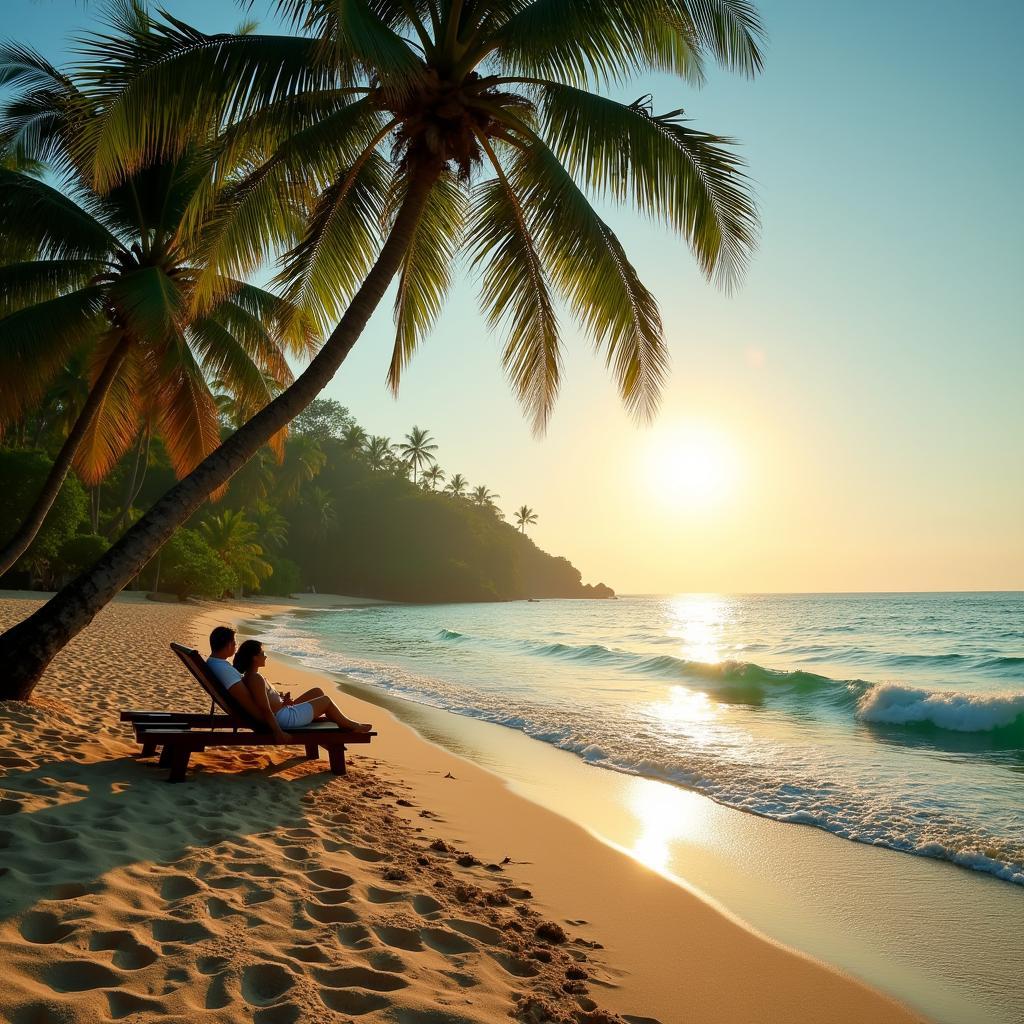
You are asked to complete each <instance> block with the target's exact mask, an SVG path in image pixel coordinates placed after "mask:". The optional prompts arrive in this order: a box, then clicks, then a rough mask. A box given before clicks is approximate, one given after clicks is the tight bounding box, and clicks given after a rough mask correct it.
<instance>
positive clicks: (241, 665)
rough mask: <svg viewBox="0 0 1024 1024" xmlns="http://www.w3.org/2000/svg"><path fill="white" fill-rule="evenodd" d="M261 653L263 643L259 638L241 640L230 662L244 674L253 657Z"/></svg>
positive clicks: (249, 666)
mask: <svg viewBox="0 0 1024 1024" xmlns="http://www.w3.org/2000/svg"><path fill="white" fill-rule="evenodd" d="M262 653H263V644H261V643H260V642H259V640H243V641H242V643H241V645H240V646H239V648H238V650H237V651H235V656H234V657H233V658H232V659H231V664H232V665H234V666H235V668H237V669H238V671H239V672H241V673H242V675H245V673H246V672H248V671H249V669H251V668H252V663H253V659H254V658H257V657H259V655H261V654H262Z"/></svg>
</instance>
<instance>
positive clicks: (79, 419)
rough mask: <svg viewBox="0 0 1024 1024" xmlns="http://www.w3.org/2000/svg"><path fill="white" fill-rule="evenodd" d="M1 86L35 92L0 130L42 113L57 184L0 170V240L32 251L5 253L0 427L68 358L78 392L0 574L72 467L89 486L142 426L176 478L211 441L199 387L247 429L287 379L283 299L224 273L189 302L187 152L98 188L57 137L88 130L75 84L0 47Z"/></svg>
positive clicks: (2, 555)
mask: <svg viewBox="0 0 1024 1024" xmlns="http://www.w3.org/2000/svg"><path fill="white" fill-rule="evenodd" d="M15 72H17V74H15ZM4 77H6V78H7V79H8V80H11V79H12V78H13V79H14V80H15V81H17V82H19V83H21V84H23V85H24V86H25V88H26V89H27V90H29V89H30V90H34V91H33V92H32V93H31V94H28V93H26V95H23V96H20V97H16V98H15V99H14V100H12V101H10V102H9V103H8V104H7V105H6V107H5V108H4V109H3V111H2V115H0V136H6V137H8V138H9V137H10V136H11V134H12V132H14V131H15V129H16V128H17V127H18V126H19V124H20V123H21V121H22V120H23V108H24V107H25V105H26V104H30V108H31V109H32V111H33V112H34V113H35V114H36V115H37V119H38V117H40V116H42V114H49V116H50V120H51V121H52V124H50V126H49V131H50V132H51V133H53V136H54V137H53V138H52V139H50V141H49V142H48V144H47V147H46V148H44V152H45V153H46V154H47V155H48V156H50V157H51V158H53V159H54V160H55V162H56V164H57V166H58V167H59V168H61V169H62V170H63V172H64V178H65V182H64V185H63V186H62V187H61V188H56V187H53V186H51V185H48V184H46V183H45V182H43V181H40V180H39V179H37V178H35V177H33V176H31V175H28V174H24V173H20V172H18V171H12V170H7V169H3V168H0V234H2V235H3V236H4V237H5V238H6V239H8V240H9V241H10V242H12V243H14V246H15V250H18V249H21V250H22V252H24V250H25V249H27V248H29V247H31V249H32V251H33V254H34V255H33V256H32V257H31V258H17V259H14V260H9V261H8V260H4V259H3V258H2V254H0V296H2V298H0V377H3V378H5V379H7V380H15V379H17V380H18V381H19V386H18V387H17V388H4V389H3V390H2V392H0V426H2V425H4V424H9V423H12V422H16V421H17V420H19V419H21V418H22V417H23V416H24V415H25V412H26V410H28V409H31V408H32V407H33V406H35V405H36V404H38V403H39V402H40V400H42V399H43V398H44V397H45V395H46V392H47V389H48V388H49V387H51V386H52V385H53V384H55V383H56V382H57V381H58V380H60V378H61V374H62V368H63V367H65V366H66V365H67V364H68V362H69V361H74V360H76V359H77V360H80V361H82V362H83V363H84V364H85V369H86V380H87V382H88V391H87V396H86V398H85V401H84V402H83V403H82V404H81V407H80V408H79V409H78V410H77V416H76V418H75V420H74V422H73V424H72V425H71V426H70V429H69V430H68V433H67V437H66V439H65V440H64V443H63V445H62V446H61V449H60V451H59V453H58V455H57V457H56V459H55V460H54V464H53V467H52V469H51V472H50V474H49V476H48V478H47V480H46V482H45V484H44V486H43V488H42V490H41V491H40V493H39V495H38V496H37V498H36V500H35V502H34V504H33V506H32V508H31V509H30V510H29V513H28V514H27V516H26V518H25V520H24V522H23V523H22V525H21V527H20V528H19V529H18V531H17V532H16V533H15V535H14V536H13V537H11V538H10V539H7V543H6V544H5V545H4V546H3V548H2V549H0V575H3V573H4V572H6V571H7V570H8V569H9V568H10V567H11V565H13V564H14V562H15V561H17V559H18V558H19V557H20V556H21V554H22V553H23V552H24V551H25V549H26V548H27V547H28V546H29V545H30V544H31V542H32V540H33V538H34V537H35V535H36V534H37V533H38V531H39V528H40V526H41V525H42V523H43V520H44V519H45V517H46V513H47V511H48V510H49V508H50V506H51V505H52V504H53V501H54V499H55V497H56V495H57V492H58V491H59V490H60V487H61V484H62V483H63V481H64V478H65V476H66V475H67V472H68V470H69V468H70V467H71V466H72V465H74V468H75V470H76V472H77V473H78V475H79V477H81V479H82V481H83V482H84V483H85V484H86V485H87V486H90V487H96V486H97V485H98V484H99V482H100V481H101V480H102V479H103V478H104V477H105V476H106V475H107V473H109V472H110V470H111V469H112V468H113V466H114V465H115V464H116V463H117V462H118V460H119V459H120V458H121V457H122V456H123V455H124V454H125V453H126V452H127V451H128V450H129V448H130V447H131V446H132V444H133V443H134V442H135V441H136V438H137V437H138V436H139V432H140V426H141V425H142V424H144V423H145V424H147V425H153V426H154V427H155V431H156V433H157V434H158V436H159V437H160V438H161V440H162V441H163V443H164V447H165V449H166V451H167V454H168V456H169V457H170V460H171V464H172V466H173V468H174V469H175V471H176V473H177V475H178V476H179V477H180V476H184V475H186V474H187V473H189V472H190V471H191V470H192V469H193V468H194V467H195V466H196V465H197V464H198V463H199V462H201V461H202V459H203V458H204V457H205V456H206V455H208V454H210V452H212V451H214V450H215V449H216V448H217V446H218V445H219V443H220V430H219V421H218V410H217V405H216V403H215V401H214V399H213V396H212V394H211V391H210V386H209V383H208V379H209V378H212V377H216V378H218V382H219V384H220V386H221V387H222V388H224V389H225V390H227V391H229V392H230V394H231V396H232V398H233V399H234V400H235V402H236V403H237V404H238V407H239V409H240V411H241V415H242V420H243V421H244V420H245V419H248V418H249V417H250V416H251V415H252V414H253V413H254V412H256V411H257V410H258V409H260V408H261V407H262V406H264V405H266V404H267V402H269V401H270V399H271V398H272V397H273V395H274V394H275V393H276V392H277V391H278V390H280V388H281V387H282V386H283V385H285V384H286V383H288V382H290V381H291V379H292V378H291V372H290V370H289V368H288V364H287V361H286V360H285V354H284V347H283V335H282V332H281V331H280V330H279V326H280V324H282V323H283V313H284V309H285V304H284V303H283V302H282V301H281V300H280V299H279V298H277V297H276V296H274V295H272V294H270V293H269V292H266V291H263V290H262V289H259V288H255V287H253V286H252V285H248V284H243V283H242V282H241V281H238V280H234V279H229V278H226V277H223V276H222V277H221V280H220V284H219V287H218V292H219V297H218V298H217V299H216V300H215V301H212V302H209V303H206V304H205V305H204V306H203V307H202V308H198V307H196V306H195V304H194V302H193V292H194V288H195V283H196V279H197V276H198V272H199V271H198V267H199V265H200V262H201V260H202V256H201V245H202V241H201V238H200V236H199V235H194V236H191V237H190V236H189V235H188V234H187V233H186V232H185V230H184V223H183V222H184V219H185V215H186V210H187V209H188V207H189V204H190V203H191V202H192V201H193V199H194V196H195V195H196V193H197V192H198V191H201V190H202V188H203V183H204V180H205V178H206V177H207V176H208V174H209V162H208V160H207V159H206V158H205V157H203V156H201V155H200V154H199V153H198V152H196V151H194V150H187V151H184V152H182V153H181V154H180V155H179V156H178V157H177V158H176V159H174V160H172V161H168V162H166V163H162V164H156V165H153V166H150V167H147V168H143V169H140V170H138V171H136V172H135V173H133V174H132V175H131V176H130V177H128V178H127V179H126V180H125V181H124V182H123V183H122V184H120V185H118V186H117V187H116V188H114V189H112V190H110V191H109V192H107V193H104V194H100V193H98V192H96V191H95V190H94V189H92V188H91V187H90V185H89V182H88V180H87V178H86V177H85V175H84V173H83V172H82V168H81V167H79V166H78V164H77V162H76V161H75V159H74V156H73V154H72V153H71V144H70V143H69V142H68V141H67V139H66V136H67V134H68V133H69V132H70V130H71V128H72V126H75V127H77V129H78V130H79V131H85V130H87V129H88V126H89V124H90V123H91V122H92V121H93V120H95V114H94V113H86V114H81V115H79V114H77V113H76V112H77V111H79V110H80V108H81V107H82V105H83V104H84V102H85V100H84V97H83V95H82V93H81V91H80V89H79V88H78V87H77V86H76V85H75V83H74V82H73V81H72V80H70V79H68V78H66V77H65V76H63V75H61V74H60V73H59V72H57V71H56V70H55V69H54V68H52V67H51V66H50V65H49V64H48V63H47V62H46V61H45V60H44V59H43V58H42V57H40V56H38V55H37V54H33V53H32V52H31V51H25V50H22V49H18V48H12V47H6V48H0V80H2V79H3V78H4ZM47 89H48V90H49V92H47ZM38 108H42V114H41V113H40V110H39V109H38ZM78 122H82V123H78ZM25 130H26V131H27V130H28V129H25ZM294 322H295V323H298V321H294ZM299 337H300V339H301V340H300V343H299V344H298V345H297V346H296V347H295V351H296V352H307V353H308V352H310V351H311V347H312V338H313V334H312V331H311V329H310V325H309V324H308V322H307V323H306V324H305V326H304V327H303V328H302V329H301V332H300V336H299ZM293 340H295V336H294V335H293Z"/></svg>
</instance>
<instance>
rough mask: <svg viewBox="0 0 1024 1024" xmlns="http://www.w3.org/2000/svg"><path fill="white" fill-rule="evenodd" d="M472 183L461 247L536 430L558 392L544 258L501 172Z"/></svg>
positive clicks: (524, 201) (522, 202)
mask: <svg viewBox="0 0 1024 1024" xmlns="http://www.w3.org/2000/svg"><path fill="white" fill-rule="evenodd" d="M494 166H495V171H496V173H497V177H496V178H494V179H492V180H490V181H486V182H483V183H482V184H480V185H478V186H477V188H476V191H475V194H474V197H473V198H474V202H473V209H472V213H471V215H470V218H469V222H470V224H471V225H472V227H471V228H470V231H469V237H468V239H467V249H468V251H469V253H470V254H471V258H472V261H473V266H474V267H476V268H482V270H483V273H482V287H481V292H480V302H481V305H482V306H483V308H484V310H485V312H486V313H487V318H488V321H489V322H490V324H491V326H492V327H499V326H500V327H504V328H505V330H506V331H507V339H506V342H505V347H504V351H503V353H502V363H503V365H504V367H505V373H506V375H507V377H508V379H509V382H510V384H511V385H512V388H513V390H514V391H515V393H516V397H517V398H518V399H519V401H520V402H521V403H522V405H523V408H524V409H525V410H526V411H527V413H528V414H529V415H530V417H531V420H532V423H533V429H534V430H535V431H536V432H537V433H541V432H543V430H544V429H545V427H546V425H547V421H548V417H549V415H550V413H551V410H552V408H553V406H554V402H555V398H556V396H557V394H558V386H559V381H560V378H561V365H562V359H561V349H560V344H559V338H558V323H557V320H556V318H555V312H554V307H553V305H552V302H551V295H550V288H549V284H548V279H547V273H546V270H545V265H544V262H543V260H542V258H541V255H540V253H539V252H538V244H537V239H536V238H535V237H534V233H533V231H532V230H531V227H530V225H529V224H528V222H527V217H528V213H527V210H526V208H525V207H526V206H527V205H528V203H529V198H528V196H527V195H525V194H524V193H523V192H521V191H520V190H518V189H517V188H516V186H515V184H514V183H513V182H511V181H509V179H508V178H507V177H506V176H505V174H504V173H503V171H502V169H501V166H500V165H499V164H498V163H497V161H495V165H494Z"/></svg>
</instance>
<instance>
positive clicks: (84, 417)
mask: <svg viewBox="0 0 1024 1024" xmlns="http://www.w3.org/2000/svg"><path fill="white" fill-rule="evenodd" d="M130 348H131V341H130V339H128V338H124V339H123V340H122V341H121V342H120V344H119V345H118V346H117V348H115V349H114V351H113V353H112V354H111V356H110V358H109V359H108V360H107V361H106V363H105V364H104V367H103V369H102V371H101V372H100V375H99V377H98V378H97V379H96V382H95V384H93V386H92V390H91V391H90V392H89V396H88V398H86V400H85V404H84V405H83V406H82V411H81V412H80V413H79V414H78V419H77V420H75V425H74V426H73V427H72V428H71V431H70V432H69V433H68V436H67V438H66V439H65V441H64V444H63V445H61V449H60V451H59V452H58V453H57V458H56V459H55V460H54V463H53V466H52V467H51V469H50V472H49V475H48V476H47V477H46V482H45V483H44V484H43V488H42V490H41V491H40V492H39V494H38V496H37V497H36V500H35V503H34V504H33V505H32V508H31V509H29V512H28V515H26V517H25V521H24V522H23V523H22V524H21V526H20V527H18V531H17V533H15V534H14V536H13V537H11V539H10V540H9V541H8V542H7V543H6V544H5V545H4V547H3V550H0V576H3V575H4V573H6V572H7V571H8V570H9V569H10V568H11V566H13V565H14V563H15V562H16V561H17V560H18V559H19V558H21V556H22V555H23V554H25V552H26V551H27V550H28V547H29V545H30V544H31V543H32V541H34V540H35V539H36V534H37V533H39V530H40V528H41V527H42V525H43V522H44V521H45V519H46V513H47V512H49V511H50V507H51V506H52V505H53V503H54V501H56V499H57V495H58V494H59V493H60V489H61V487H62V485H63V484H64V480H65V478H66V477H67V475H68V470H69V469H70V468H71V463H72V462H73V461H74V458H75V454H76V453H77V452H78V448H79V446H80V445H81V443H82V438H83V437H85V432H86V431H87V430H88V429H89V425H90V424H91V423H92V421H93V419H94V418H95V416H96V413H97V412H98V411H99V408H100V406H101V405H102V404H103V400H104V399H105V398H106V397H107V394H108V392H109V391H110V386H111V384H112V383H113V381H114V378H115V377H116V376H117V371H118V370H119V369H120V368H121V364H122V363H123V362H124V360H125V356H127V354H128V350H129V349H130Z"/></svg>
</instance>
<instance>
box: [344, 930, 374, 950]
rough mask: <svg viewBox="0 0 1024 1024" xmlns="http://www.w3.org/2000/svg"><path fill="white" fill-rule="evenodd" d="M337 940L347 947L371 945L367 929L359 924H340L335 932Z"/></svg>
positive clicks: (364, 947)
mask: <svg viewBox="0 0 1024 1024" xmlns="http://www.w3.org/2000/svg"><path fill="white" fill-rule="evenodd" d="M337 935H338V941H339V942H340V943H341V944H342V945H343V946H348V947H349V949H366V948H367V946H371V945H373V939H372V938H371V937H370V932H369V930H368V929H366V928H364V927H363V925H361V924H348V925H342V926H341V927H340V928H339V929H338V932H337Z"/></svg>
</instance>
